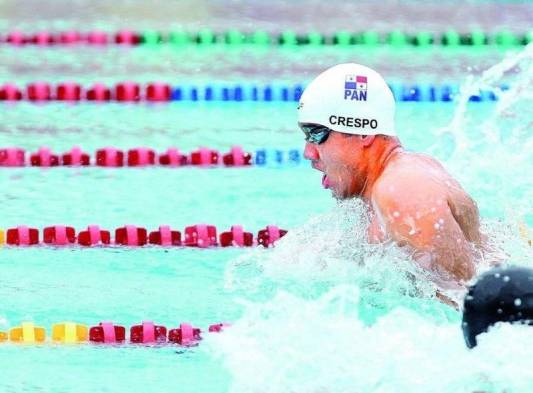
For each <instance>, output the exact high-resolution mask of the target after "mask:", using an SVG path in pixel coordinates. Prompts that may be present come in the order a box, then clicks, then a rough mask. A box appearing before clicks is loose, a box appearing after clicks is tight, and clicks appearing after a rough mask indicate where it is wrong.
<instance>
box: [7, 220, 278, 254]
mask: <svg viewBox="0 0 533 393" xmlns="http://www.w3.org/2000/svg"><path fill="white" fill-rule="evenodd" d="M286 234H287V231H286V230H284V229H280V228H278V227H277V226H275V225H268V226H267V227H266V228H265V229H261V230H260V231H258V232H257V235H256V236H254V234H253V233H252V232H246V231H245V230H244V228H243V227H242V226H241V225H233V226H232V227H231V228H230V230H229V231H225V232H222V233H220V235H219V236H218V235H217V228H216V227H215V226H214V225H207V224H197V225H191V226H188V227H186V228H185V231H184V237H183V240H182V236H181V232H180V231H179V230H176V229H172V228H171V227H170V226H168V225H161V226H159V228H158V229H157V230H155V231H151V232H149V231H148V230H147V229H146V228H143V227H137V226H135V225H125V226H123V227H120V228H116V229H115V231H114V237H113V238H112V237H111V232H110V231H108V230H105V229H101V228H100V227H99V226H98V225H89V226H88V227H87V229H86V230H82V231H80V232H79V233H78V234H76V230H75V229H74V228H73V227H71V226H66V225H53V226H49V227H45V228H44V229H43V230H42V244H45V245H52V246H72V245H76V244H77V245H79V246H84V247H91V246H112V245H113V246H128V247H142V246H146V245H148V244H150V245H156V246H164V247H173V246H178V247H179V246H184V247H198V248H209V247H219V246H220V247H253V246H257V245H260V246H263V247H271V246H274V244H275V243H276V242H277V241H278V240H279V239H280V238H281V237H283V236H285V235H286ZM3 243H4V232H3V231H2V230H0V245H2V244H3ZM5 243H6V245H8V246H33V245H38V244H41V240H40V235H39V230H38V229H37V228H29V227H27V226H24V225H20V226H18V227H16V228H9V229H7V231H6V236H5Z"/></svg>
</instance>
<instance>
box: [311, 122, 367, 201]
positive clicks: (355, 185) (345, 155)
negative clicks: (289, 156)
mask: <svg viewBox="0 0 533 393" xmlns="http://www.w3.org/2000/svg"><path fill="white" fill-rule="evenodd" d="M363 150H364V146H363V143H362V140H361V137H360V136H357V135H348V134H343V133H340V132H335V131H333V132H331V134H330V135H329V137H328V139H327V140H326V141H325V142H324V143H321V144H314V143H310V142H306V144H305V150H304V157H305V158H306V159H308V160H311V166H312V167H313V168H314V169H317V170H319V171H321V172H323V173H324V177H323V178H322V185H323V186H324V188H328V189H330V190H331V192H332V194H333V196H334V197H336V198H338V199H346V198H351V197H354V196H358V195H360V193H361V192H362V191H363V189H364V184H365V180H366V175H365V171H364V169H365V168H366V165H365V157H364V154H363Z"/></svg>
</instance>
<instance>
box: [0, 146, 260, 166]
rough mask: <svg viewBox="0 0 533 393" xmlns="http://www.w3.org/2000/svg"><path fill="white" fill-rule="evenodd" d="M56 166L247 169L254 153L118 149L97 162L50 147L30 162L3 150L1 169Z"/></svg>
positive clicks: (15, 152) (236, 148)
mask: <svg viewBox="0 0 533 393" xmlns="http://www.w3.org/2000/svg"><path fill="white" fill-rule="evenodd" d="M28 165H29V166H37V167H56V166H91V165H94V166H99V167H108V168H119V167H124V166H129V167H138V166H154V165H161V166H167V167H179V166H185V165H193V166H203V167H207V166H217V165H224V166H228V167H243V166H250V165H252V154H251V153H247V152H245V151H244V150H243V149H242V147H240V146H233V147H232V148H231V150H230V151H229V152H227V153H222V154H221V153H219V152H218V151H217V150H213V149H209V148H206V147H200V148H199V149H198V150H196V151H193V152H191V153H190V154H182V153H181V152H180V151H179V150H178V149H176V148H169V149H167V150H166V151H165V152H163V153H161V154H158V153H156V152H155V151H154V150H153V149H150V148H147V147H138V148H135V149H130V150H128V151H126V152H124V151H122V150H119V149H116V148H114V147H106V148H103V149H98V150H97V151H96V153H95V155H94V159H93V158H92V157H91V155H90V154H88V153H86V152H84V151H83V150H82V149H81V148H79V147H78V146H75V147H73V148H72V149H71V150H70V151H69V152H66V153H63V154H57V153H54V152H52V151H51V150H50V149H49V148H48V147H41V148H39V150H38V151H36V152H34V153H30V154H29V160H28V161H27V160H26V152H25V151H24V150H23V149H20V148H18V147H8V148H1V149H0V167H23V166H28Z"/></svg>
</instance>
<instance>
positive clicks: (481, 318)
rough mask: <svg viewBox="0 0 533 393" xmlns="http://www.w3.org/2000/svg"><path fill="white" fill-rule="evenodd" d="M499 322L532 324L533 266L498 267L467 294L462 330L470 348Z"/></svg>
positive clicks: (483, 277) (486, 274)
mask: <svg viewBox="0 0 533 393" xmlns="http://www.w3.org/2000/svg"><path fill="white" fill-rule="evenodd" d="M497 322H509V323H522V324H527V325H532V326H533V269H528V268H525V267H516V266H514V267H498V268H494V269H491V270H489V271H488V272H485V273H484V274H482V275H481V276H480V277H479V279H478V281H477V282H476V284H474V285H473V286H472V287H471V288H470V290H469V291H468V294H467V295H466V297H465V302H464V310H463V334H464V337H465V341H466V345H467V346H468V348H473V347H475V346H476V345H477V340H476V337H477V335H478V334H481V333H484V332H486V331H488V329H489V327H490V326H492V325H494V324H495V323H497Z"/></svg>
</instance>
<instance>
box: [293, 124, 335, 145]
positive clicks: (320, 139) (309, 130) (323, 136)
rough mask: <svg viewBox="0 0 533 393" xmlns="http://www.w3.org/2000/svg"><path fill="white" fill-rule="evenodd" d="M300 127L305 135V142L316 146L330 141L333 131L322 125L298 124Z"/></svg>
mask: <svg viewBox="0 0 533 393" xmlns="http://www.w3.org/2000/svg"><path fill="white" fill-rule="evenodd" d="M298 125H299V126H300V128H301V130H302V131H303V132H304V134H305V140H306V141H307V142H310V143H314V144H315V145H320V144H321V143H324V142H325V141H326V140H327V139H328V136H329V133H330V132H331V131H333V130H332V129H331V128H328V127H326V126H323V125H322V124H315V123H298Z"/></svg>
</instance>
